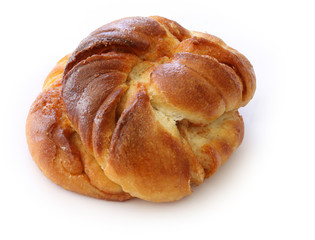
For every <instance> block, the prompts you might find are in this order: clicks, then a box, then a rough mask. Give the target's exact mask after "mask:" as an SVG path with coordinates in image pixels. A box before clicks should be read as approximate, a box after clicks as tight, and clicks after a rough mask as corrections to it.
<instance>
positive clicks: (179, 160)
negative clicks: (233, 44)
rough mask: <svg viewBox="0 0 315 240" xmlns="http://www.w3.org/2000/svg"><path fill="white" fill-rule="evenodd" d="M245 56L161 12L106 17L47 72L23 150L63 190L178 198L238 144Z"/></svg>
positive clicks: (250, 85) (248, 73) (245, 97)
mask: <svg viewBox="0 0 315 240" xmlns="http://www.w3.org/2000/svg"><path fill="white" fill-rule="evenodd" d="M254 92H255V74H254V71H253V68H252V65H251V64H250V63H249V61H248V60H247V59H246V58H245V57H244V56H243V55H242V54H240V53H239V52H237V51H236V50H234V49H232V48H230V47H228V46H227V45H226V44H225V43H224V42H223V41H222V40H221V39H219V38H217V37H215V36H212V35H209V34H206V33H199V32H194V31H189V30H187V29H185V28H183V27H182V26H180V25H179V24H178V23H176V22H174V21H171V20H169V19H166V18H163V17H158V16H154V17H131V18H124V19H120V20H117V21H114V22H112V23H109V24H106V25H104V26H102V27H100V28H99V29H97V30H95V31H94V32H92V33H91V34H90V35H89V36H88V37H87V38H85V39H84V40H83V41H82V42H81V43H80V44H79V46H78V47H77V49H76V50H75V51H74V52H73V53H72V54H71V55H67V56H66V57H64V58H63V59H61V60H60V61H59V62H58V63H57V66H56V67H55V68H54V69H53V70H52V72H51V73H50V74H49V75H48V77H47V79H46V81H45V83H44V87H43V91H42V93H40V95H39V96H38V97H37V99H36V100H35V102H34V103H33V105H32V107H31V109H30V112H29V115H28V119H27V124H26V136H27V141H28V145H29V149H30V152H31V155H32V157H33V159H34V161H35V162H36V164H37V165H38V167H39V168H40V169H41V171H42V172H43V173H44V174H45V175H46V176H47V177H48V178H50V179H51V180H52V181H54V182H55V183H56V184H58V185H60V186H62V187H63V188H65V189H68V190H71V191H74V192H77V193H80V194H84V195H88V196H91V197H95V198H102V199H106V200H115V201H124V200H127V199H130V198H132V197H137V198H141V199H144V200H147V201H152V202H168V201H175V200H179V199H181V198H182V197H184V196H186V195H189V194H190V193H191V191H192V190H191V185H199V184H201V183H202V182H203V181H204V179H205V178H207V177H210V176H211V175H212V174H213V173H214V172H215V171H216V170H217V169H218V168H219V166H220V165H221V164H223V163H224V162H225V161H226V160H227V159H228V158H229V157H230V155H231V154H232V152H233V151H234V150H235V149H236V148H237V147H238V146H239V145H240V143H241V142H242V139H243V133H244V125H243V120H242V117H241V116H240V115H239V113H238V108H239V107H243V106H245V105H246V104H247V103H248V102H249V101H250V100H251V99H252V97H253V95H254Z"/></svg>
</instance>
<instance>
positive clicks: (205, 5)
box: [0, 0, 315, 239]
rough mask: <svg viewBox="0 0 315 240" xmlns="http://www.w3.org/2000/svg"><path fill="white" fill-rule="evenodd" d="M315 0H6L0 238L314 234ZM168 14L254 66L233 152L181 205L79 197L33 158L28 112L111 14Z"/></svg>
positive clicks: (3, 13) (282, 236)
mask: <svg viewBox="0 0 315 240" xmlns="http://www.w3.org/2000/svg"><path fill="white" fill-rule="evenodd" d="M311 3H312V2H311V1H302V0H300V1H276V0H274V1H257V2H256V1H240V0H238V1H218V0H216V1H199V0H190V1H185V0H181V1H171V0H168V1H136V0H132V1H119V0H116V1H106V0H102V1H93V0H86V1H66V0H64V1H57V0H54V1H31V0H28V1H2V2H1V6H0V11H1V14H0V20H1V21H0V24H1V29H0V33H1V38H0V41H1V44H0V48H1V49H0V50H1V51H0V53H1V56H0V61H1V64H0V66H1V71H0V76H1V80H0V83H1V93H0V98H1V99H0V104H1V106H0V107H1V108H0V109H1V116H0V136H1V138H0V140H1V142H0V148H1V165H0V166H1V174H0V184H1V185H0V189H1V198H0V201H1V202H0V220H1V224H0V238H1V239H123V238H128V239H170V238H172V239H180V238H183V237H184V238H186V239H188V238H190V239H200V238H202V239H315V186H314V185H315V174H314V170H315V156H314V155H315V154H314V149H315V147H314V143H315V140H314V134H315V128H314V125H315V123H314V103H315V101H314V95H315V92H314V87H315V84H314V81H315V77H314V69H315V67H314V63H315V61H314V56H315V51H314V44H315V38H314V31H315V28H314V23H315V17H314V6H312V5H311ZM137 15H139V16H150V15H161V16H164V17H167V18H170V19H173V20H176V21H177V22H179V23H180V24H181V25H183V26H184V27H186V28H188V29H191V30H198V31H206V32H208V33H211V34H214V35H217V36H219V37H221V38H222V39H223V40H224V41H225V42H226V43H227V44H228V45H230V46H232V47H233V48H236V49H237V50H239V51H240V52H241V53H243V54H244V55H245V56H246V57H248V59H249V60H250V61H251V63H252V64H253V66H254V69H255V72H256V77H257V91H256V94H255V97H254V99H253V100H252V101H251V102H250V103H249V104H248V106H246V107H245V108H243V109H241V113H242V114H243V117H244V121H245V138H244V141H243V143H242V145H241V146H240V148H239V149H238V150H237V151H236V152H235V153H234V154H233V156H232V157H231V159H230V160H229V161H228V162H227V163H226V164H225V165H224V166H222V167H221V168H220V170H219V171H218V172H217V173H216V174H215V175H214V176H213V177H211V178H210V179H207V180H206V181H205V183H204V184H202V185H201V186H199V187H198V188H196V189H195V190H194V193H193V194H192V195H191V196H189V197H186V198H184V199H183V200H181V201H178V202H175V203H165V204H153V203H149V202H145V201H141V200H131V201H128V202H124V203H117V202H108V201H102V200H96V199H92V198H88V197H84V196H81V195H78V194H74V193H71V192H68V191H65V190H63V189H62V188H60V187H58V186H56V185H55V184H53V183H52V182H50V180H48V179H47V178H46V177H45V176H44V175H43V174H42V173H41V172H40V171H39V169H38V168H37V166H36V165H35V163H34V162H33V161H32V159H31V156H30V154H29V152H28V149H27V145H26V140H25V133H24V128H25V120H26V116H27V113H28V110H29V107H30V105H31V103H32V102H33V100H34V99H35V97H36V96H37V94H38V93H39V92H40V89H41V85H42V83H43V81H44V79H45V77H46V76H47V74H48V73H49V71H50V70H51V69H52V68H53V67H54V65H55V63H56V62H57V61H58V60H59V59H60V58H61V57H63V56H64V55H65V54H67V53H69V52H71V51H73V50H74V49H75V48H76V46H77V45H78V43H79V42H80V40H81V39H83V38H84V37H85V36H87V35H88V34H89V33H90V32H91V31H93V30H94V29H96V28H98V27H100V26H101V25H103V24H105V23H108V22H110V21H113V20H116V19H119V18H122V17H127V16H137Z"/></svg>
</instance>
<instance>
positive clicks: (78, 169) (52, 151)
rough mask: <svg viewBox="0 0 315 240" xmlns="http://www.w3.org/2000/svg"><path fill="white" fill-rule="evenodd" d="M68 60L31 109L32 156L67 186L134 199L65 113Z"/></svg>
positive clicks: (96, 194)
mask: <svg viewBox="0 0 315 240" xmlns="http://www.w3.org/2000/svg"><path fill="white" fill-rule="evenodd" d="M65 58H66V59H67V58H68V56H66V57H65ZM64 60H65V59H63V60H61V61H59V62H58V64H57V66H56V67H55V68H54V69H53V70H52V72H51V73H50V74H49V75H48V77H47V79H46V81H45V84H44V88H45V89H44V91H43V92H42V93H41V94H40V95H39V96H38V97H37V99H36V100H35V102H34V103H33V105H32V107H31V109H30V112H29V115H28V118H27V123H26V136H27V142H28V146H29V149H30V152H31V155H32V157H33V159H34V161H35V162H36V164H37V165H38V167H39V168H40V170H41V171H42V172H43V173H44V174H45V175H46V176H47V177H48V178H50V179H51V180H52V181H54V182H55V183H56V184H58V185H60V186H62V187H63V188H65V189H68V190H71V191H74V192H77V193H80V194H84V195H87V196H91V197H95V198H101V199H107V200H115V201H124V200H127V199H130V198H131V196H130V195H129V194H127V193H124V192H123V191H122V189H121V187H120V186H119V185H117V184H115V183H113V182H112V181H111V180H109V179H108V178H107V177H106V176H105V175H104V172H103V170H102V169H101V167H100V166H99V165H98V164H97V163H96V161H95V159H94V157H93V156H91V155H90V154H89V153H88V152H87V150H86V148H85V147H84V146H83V144H82V142H81V139H80V137H79V135H78V134H77V133H76V132H75V131H74V129H73V128H72V126H71V124H70V122H69V120H68V118H67V116H66V115H65V113H64V109H63V103H62V100H61V96H60V91H61V79H62V72H63V69H64V67H65V64H66V61H64ZM60 69H62V71H61V72H60Z"/></svg>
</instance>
